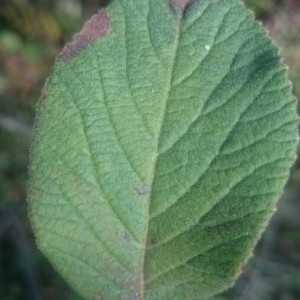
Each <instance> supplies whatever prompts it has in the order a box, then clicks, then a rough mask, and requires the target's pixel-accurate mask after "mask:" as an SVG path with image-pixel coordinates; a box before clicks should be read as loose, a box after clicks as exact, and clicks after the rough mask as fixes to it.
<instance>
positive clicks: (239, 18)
mask: <svg viewBox="0 0 300 300" xmlns="http://www.w3.org/2000/svg"><path fill="white" fill-rule="evenodd" d="M296 140H297V116H296V110H295V100H294V99H293V96H292V94H291V86H290V83H289V81H288V79H287V72H286V67H285V66H284V65H283V64H282V62H281V58H280V56H279V54H278V50H277V49H276V47H275V46H274V45H273V44H272V42H271V41H270V39H269V38H268V37H267V36H266V33H265V31H264V29H263V28H262V27H261V26H260V25H259V24H258V23H256V22H255V21H254V19H253V16H252V14H251V13H250V12H249V11H248V10H247V9H246V8H245V7H244V6H243V5H242V4H241V3H240V2H239V1H237V0H199V1H197V0H194V1H193V0H191V1H188V0H115V1H113V2H112V4H110V5H109V6H108V7H107V8H106V9H102V10H100V11H99V12H98V14H97V15H95V16H93V17H92V18H91V19H90V20H89V21H88V22H87V23H86V24H85V25H84V27H83V29H82V31H81V32H80V33H78V34H77V35H75V37H74V38H73V40H72V41H71V42H70V43H69V44H67V45H66V46H65V48H64V49H63V51H62V53H61V54H60V55H59V56H58V58H57V60H56V62H55V65H54V67H53V70H52V73H51V75H50V77H49V79H48V80H47V83H46V85H45V88H44V90H43V93H42V97H41V100H40V103H39V105H38V110H37V120H36V126H35V136H34V140H33V145H32V149H31V164H30V183H29V195H28V199H29V206H30V217H31V221H32V224H33V228H34V231H35V235H36V238H37V242H38V245H39V247H40V248H41V250H42V251H43V252H44V253H45V254H46V256H47V257H48V258H49V259H50V261H51V262H52V263H53V265H54V266H55V268H56V269H57V270H58V271H59V272H60V273H61V274H62V275H63V276H64V277H65V278H66V280H67V281H68V282H69V283H70V285H71V286H72V287H74V288H75V289H76V290H77V291H78V292H79V293H80V294H81V295H83V296H84V297H85V298H86V299H146V300H159V299H162V300H165V299H167V300H168V299H172V300H173V299H174V300H176V299H178V300H183V299H203V298H205V297H209V296H212V295H215V294H217V293H220V292H221V291H223V290H225V289H226V288H228V287H229V286H230V285H232V283H233V282H234V280H235V279H236V277H237V276H238V274H239V272H240V270H241V267H242V266H243V264H244V263H245V261H246V259H247V258H248V257H249V256H250V253H251V251H252V248H253V247H254V245H255V243H256V242H257V240H258V239H259V238H260V235H261V232H262V231H263V229H264V227H265V226H266V223H267V221H268V220H269V218H270V216H271V214H272V212H273V210H274V207H275V203H276V200H277V199H278V198H279V196H280V194H281V193H282V190H283V187H284V185H285V182H286V180H287V177H288V174H289V169H290V167H291V164H292V162H293V161H294V159H295V152H296V151H295V148H296Z"/></svg>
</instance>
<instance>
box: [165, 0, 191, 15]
mask: <svg viewBox="0 0 300 300" xmlns="http://www.w3.org/2000/svg"><path fill="white" fill-rule="evenodd" d="M195 1H196V0H170V4H171V6H172V7H173V8H174V9H175V10H176V11H178V12H179V13H180V14H183V13H184V12H185V10H186V9H187V8H188V7H189V6H190V5H191V4H193V3H194V2H195Z"/></svg>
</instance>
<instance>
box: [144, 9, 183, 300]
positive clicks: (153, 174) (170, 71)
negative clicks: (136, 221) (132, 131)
mask: <svg viewBox="0 0 300 300" xmlns="http://www.w3.org/2000/svg"><path fill="white" fill-rule="evenodd" d="M175 17H177V18H178V21H177V26H176V35H175V36H176V38H175V40H174V48H173V53H172V55H170V58H171V63H170V70H169V77H168V78H169V80H168V85H167V86H166V91H165V95H164V97H163V99H165V103H164V107H163V109H162V110H163V111H162V115H161V125H160V127H159V130H158V134H157V141H156V153H155V154H154V159H153V169H152V172H151V173H152V178H151V180H150V193H149V201H148V214H147V216H146V217H147V220H146V222H145V224H146V227H145V234H144V236H145V240H144V243H143V246H142V247H143V248H142V264H141V265H142V268H141V279H140V291H139V295H140V297H141V299H144V296H145V295H144V294H145V290H144V288H145V278H144V271H145V270H144V269H145V255H146V244H147V240H148V228H149V219H150V203H151V198H152V191H153V183H154V179H155V172H156V165H157V161H158V157H159V145H160V143H161V133H162V130H163V126H164V121H165V115H166V112H167V106H168V102H169V99H170V92H171V88H172V82H173V77H174V67H175V59H176V56H177V51H178V47H179V41H180V28H181V20H182V17H181V16H176V15H175Z"/></svg>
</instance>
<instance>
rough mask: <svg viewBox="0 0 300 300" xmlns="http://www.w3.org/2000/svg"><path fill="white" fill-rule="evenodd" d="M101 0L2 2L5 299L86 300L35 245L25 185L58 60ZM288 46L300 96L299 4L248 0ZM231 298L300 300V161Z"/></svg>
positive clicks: (1, 264)
mask: <svg viewBox="0 0 300 300" xmlns="http://www.w3.org/2000/svg"><path fill="white" fill-rule="evenodd" d="M104 2H107V1H103V0H102V1H100V0H98V1H97V0H90V1H84V0H52V1H50V0H0V299H1V300H17V299H20V300H23V299H25V300H38V299H45V300H56V299H73V300H75V299H82V298H81V297H80V296H78V295H77V294H76V293H75V292H74V291H72V290H71V288H69V287H68V285H67V284H66V283H65V281H64V280H63V279H62V278H61V277H60V276H59V275H58V274H57V273H56V272H55V270H54V269H53V268H52V266H51V265H50V264H49V262H48V261H47V259H46V258H45V257H44V256H43V255H42V254H41V253H40V251H39V250H38V249H37V247H36V245H35V241H34V238H33V234H32V231H31V227H30V224H29V221H28V217H27V207H26V181H27V165H28V155H29V146H30V141H31V136H32V126H33V123H34V117H35V106H36V102H37V100H38V98H39V95H40V91H41V88H42V86H43V83H44V81H45V78H46V77H47V75H48V74H49V71H50V69H51V66H52V64H53V62H54V59H55V56H56V55H57V54H58V53H59V51H60V50H61V48H62V46H63V45H64V43H65V42H66V41H68V40H69V39H70V38H71V36H72V34H73V33H74V32H76V31H78V30H79V29H80V28H81V26H82V24H83V22H84V21H85V20H86V19H87V18H89V16H90V15H92V14H93V13H95V12H96V11H97V10H98V9H99V7H101V6H103V5H105V3H104ZM245 3H246V5H247V6H248V7H250V8H252V9H253V10H254V11H255V14H256V16H257V18H258V19H259V20H261V21H262V22H263V24H264V25H265V26H266V27H267V29H268V30H269V32H270V35H271V36H272V37H273V39H274V40H275V41H276V43H277V45H278V46H279V47H280V48H281V49H282V53H283V56H284V57H285V62H286V64H287V65H288V66H289V68H290V69H289V73H290V79H291V80H292V82H293V84H294V94H295V95H296V96H297V97H298V98H299V99H300V0H245ZM254 254H255V255H254V256H253V258H251V260H250V261H249V263H248V264H247V265H246V266H245V267H244V269H243V272H242V274H241V276H240V279H239V280H238V281H237V282H236V284H235V286H234V287H233V288H232V289H230V290H229V291H228V292H226V293H225V297H226V298H228V299H241V300H246V299H247V300H248V299H249V300H250V299H251V300H276V299H280V300H299V299H300V161H297V162H296V163H295V165H294V167H293V169H292V171H291V177H290V179H289V182H288V184H287V186H286V189H285V192H284V194H283V195H282V197H281V200H280V201H279V203H278V210H277V212H276V214H275V216H274V217H273V218H272V221H271V222H270V224H269V226H268V229H267V231H266V232H265V234H264V235H263V238H262V239H261V241H260V242H259V244H258V245H257V247H256V249H255V253H254Z"/></svg>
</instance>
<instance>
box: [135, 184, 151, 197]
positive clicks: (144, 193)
mask: <svg viewBox="0 0 300 300" xmlns="http://www.w3.org/2000/svg"><path fill="white" fill-rule="evenodd" d="M135 190H136V193H137V194H138V195H139V196H148V195H149V194H150V192H149V189H147V188H146V187H144V186H139V187H137V188H136V189H135Z"/></svg>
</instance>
